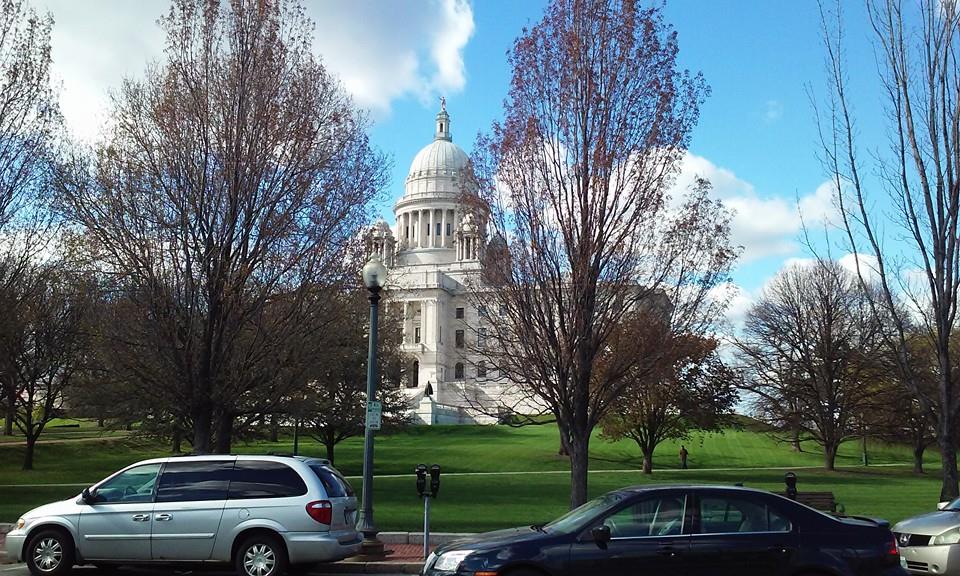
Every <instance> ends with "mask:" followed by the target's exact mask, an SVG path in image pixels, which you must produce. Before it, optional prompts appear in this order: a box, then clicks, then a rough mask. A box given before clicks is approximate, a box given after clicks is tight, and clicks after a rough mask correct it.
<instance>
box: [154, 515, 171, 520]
mask: <svg viewBox="0 0 960 576" xmlns="http://www.w3.org/2000/svg"><path fill="white" fill-rule="evenodd" d="M171 518H173V516H170V515H169V514H157V515H156V516H154V517H153V519H154V520H156V521H157V522H166V521H167V520H169V519H171Z"/></svg>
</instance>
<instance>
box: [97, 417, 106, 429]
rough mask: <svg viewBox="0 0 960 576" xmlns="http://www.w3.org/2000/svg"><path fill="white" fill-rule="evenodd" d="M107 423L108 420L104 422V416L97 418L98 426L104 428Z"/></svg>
mask: <svg viewBox="0 0 960 576" xmlns="http://www.w3.org/2000/svg"><path fill="white" fill-rule="evenodd" d="M105 423H106V422H104V420H103V416H100V417H99V418H97V428H103V425H104V424H105Z"/></svg>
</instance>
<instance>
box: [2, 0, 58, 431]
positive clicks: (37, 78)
mask: <svg viewBox="0 0 960 576" xmlns="http://www.w3.org/2000/svg"><path fill="white" fill-rule="evenodd" d="M52 27H53V18H52V17H51V16H50V15H49V14H46V15H43V16H41V15H38V14H36V13H35V12H34V11H33V10H32V9H31V8H30V7H29V4H28V3H27V2H26V1H25V0H3V1H2V2H0V78H2V81H0V282H4V283H5V284H4V286H2V287H0V289H6V290H10V289H13V286H12V285H11V284H10V283H11V282H18V281H19V280H20V277H21V275H23V274H24V273H26V270H27V268H28V267H29V265H30V264H31V261H32V260H33V259H34V256H35V254H36V252H37V250H38V249H39V247H40V244H42V243H44V242H46V240H47V239H46V238H45V235H44V232H46V231H47V229H48V227H49V224H50V222H49V212H48V211H47V210H46V209H45V208H46V205H47V202H46V201H45V200H44V196H45V195H46V191H47V188H46V186H45V185H44V184H45V179H46V175H47V173H48V170H47V167H48V160H49V157H50V148H51V146H52V142H53V141H54V140H55V138H54V136H55V133H56V131H57V128H58V126H59V125H60V115H59V111H58V108H57V103H56V98H55V96H54V92H53V90H52V89H51V86H50V62H51V60H50V32H51V29H52ZM14 314H15V312H14V311H13V310H10V309H0V317H3V316H6V317H8V318H13V316H14ZM5 380H6V381H10V379H5ZM15 392H16V391H15V390H13V389H11V388H3V389H2V393H0V398H2V400H3V406H4V416H5V426H4V430H3V434H4V435H8V436H9V435H10V434H12V433H13V427H14V420H15V419H16V398H15Z"/></svg>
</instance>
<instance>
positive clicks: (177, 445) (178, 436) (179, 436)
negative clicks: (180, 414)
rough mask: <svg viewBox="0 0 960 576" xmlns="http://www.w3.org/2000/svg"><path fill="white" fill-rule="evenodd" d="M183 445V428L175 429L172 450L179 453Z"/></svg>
mask: <svg viewBox="0 0 960 576" xmlns="http://www.w3.org/2000/svg"><path fill="white" fill-rule="evenodd" d="M182 445H183V430H181V429H179V428H177V429H176V430H174V431H173V442H172V445H171V446H170V451H171V452H173V453H174V454H179V453H180V449H181V446H182Z"/></svg>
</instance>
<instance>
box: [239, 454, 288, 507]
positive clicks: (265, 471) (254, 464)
mask: <svg viewBox="0 0 960 576" xmlns="http://www.w3.org/2000/svg"><path fill="white" fill-rule="evenodd" d="M306 493H307V485H306V484H305V483H304V482H303V478H300V474H298V473H297V472H296V471H295V470H294V469H293V468H291V467H289V466H287V465H286V464H281V463H280V462H268V461H261V460H238V461H237V465H236V467H234V469H233V477H232V478H231V480H230V499H231V500H243V499H245V498H287V497H290V496H302V495H304V494H306Z"/></svg>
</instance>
